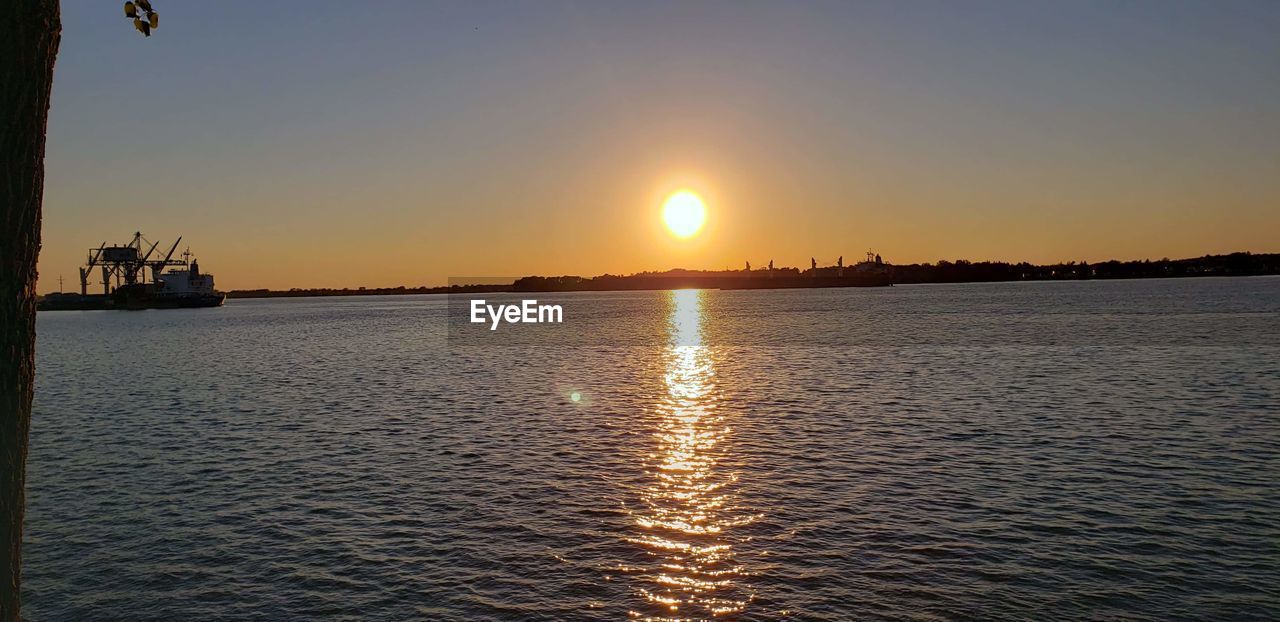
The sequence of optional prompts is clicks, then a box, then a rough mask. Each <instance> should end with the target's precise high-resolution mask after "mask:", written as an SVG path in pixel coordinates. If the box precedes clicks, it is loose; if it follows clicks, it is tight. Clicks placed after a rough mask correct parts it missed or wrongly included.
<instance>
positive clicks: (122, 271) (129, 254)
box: [37, 232, 227, 311]
mask: <svg viewBox="0 0 1280 622" xmlns="http://www.w3.org/2000/svg"><path fill="white" fill-rule="evenodd" d="M181 241H182V238H181V237H179V238H178V239H177V241H175V242H174V243H173V245H172V246H170V247H169V252H167V253H165V254H164V256H163V257H160V256H158V255H156V254H155V252H156V249H157V248H159V243H158V242H154V243H152V242H149V240H147V239H146V238H145V237H143V235H142V233H141V232H137V233H134V234H133V240H132V241H130V242H129V243H128V244H123V245H113V246H107V244H106V242H103V243H102V245H101V246H99V247H98V248H91V249H89V258H88V261H87V262H86V265H85V266H84V267H81V268H80V293H79V294H70V293H57V294H48V295H46V296H44V297H43V298H41V299H40V301H39V302H38V303H37V308H38V309H40V310H41V311H96V310H105V309H129V310H138V309H191V308H200V307H217V306H221V305H222V303H223V302H224V301H225V300H226V298H227V295H226V294H225V293H223V292H219V291H217V290H216V289H214V285H213V275H212V274H207V273H203V272H201V271H200V264H199V262H198V261H196V260H195V259H193V258H192V256H191V249H190V248H188V249H187V250H186V251H184V252H183V253H182V255H180V258H175V257H174V256H173V253H174V251H176V250H177V248H178V243H179V242H181ZM95 269H100V270H101V275H102V281H101V285H102V293H101V294H90V293H89V279H90V277H91V276H93V275H94V274H95V273H96V270H95Z"/></svg>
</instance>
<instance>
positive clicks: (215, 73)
mask: <svg viewBox="0 0 1280 622" xmlns="http://www.w3.org/2000/svg"><path fill="white" fill-rule="evenodd" d="M550 6H555V7H557V9H556V10H549V11H545V10H544V11H543V12H542V13H540V14H537V15H532V14H530V15H524V14H521V11H524V10H526V9H521V8H518V5H515V6H508V7H504V9H503V10H502V11H496V10H492V9H486V8H484V7H480V8H476V7H457V6H447V5H425V4H409V5H388V6H380V7H376V8H374V9H371V12H372V13H374V14H373V15H359V16H351V15H350V14H349V12H346V11H345V10H343V9H342V8H341V5H339V4H337V3H334V4H333V5H329V4H324V3H320V4H313V5H308V8H309V9H311V10H312V11H313V13H312V14H311V19H310V20H309V21H306V23H301V24H300V23H297V20H294V19H293V17H292V16H291V15H290V14H289V11H287V10H286V9H285V8H279V7H274V8H273V7H267V8H265V9H264V12H265V14H264V15H263V16H262V21H263V23H262V24H256V25H251V26H247V27H246V29H245V30H243V31H236V32H228V31H225V30H220V29H218V28H215V27H214V26H212V25H209V24H208V23H207V22H210V23H216V22H217V21H218V18H217V12H218V7H215V6H202V5H201V4H200V3H191V4H190V5H184V4H181V3H174V5H173V6H172V7H169V6H166V28H165V29H162V31H161V32H158V33H157V35H156V36H154V37H151V38H150V39H146V40H144V39H142V38H140V37H136V36H129V35H131V34H134V33H131V32H127V31H126V29H124V28H122V27H121V26H120V24H119V23H116V22H117V21H119V20H115V19H107V18H106V17H103V16H99V15H98V14H97V9H96V8H95V7H93V6H91V5H89V3H83V4H68V5H67V6H65V7H64V21H65V24H64V37H63V44H62V52H61V55H60V58H59V65H58V68H57V70H56V73H55V85H54V98H53V99H54V103H53V108H52V111H51V115H50V122H49V145H48V149H47V151H48V153H47V172H46V189H45V205H44V209H45V211H44V235H43V239H44V246H43V249H42V254H41V258H40V267H39V268H40V282H39V286H38V291H40V292H42V293H44V292H49V291H56V290H57V288H58V277H59V276H62V277H63V279H64V285H63V289H64V290H66V291H73V290H75V289H76V287H77V283H76V281H77V273H76V269H77V267H78V266H80V265H81V264H82V262H83V260H84V256H85V252H86V250H87V249H88V248H89V247H91V246H94V247H96V246H97V245H98V244H100V243H101V242H103V241H107V242H109V243H112V242H115V243H124V242H126V241H128V239H129V238H130V236H131V235H132V233H133V231H135V230H141V231H142V232H143V233H144V234H145V235H146V236H148V237H149V238H150V239H152V240H161V241H164V242H170V241H172V240H173V239H174V238H175V237H176V236H179V235H181V236H184V240H183V246H186V245H188V244H189V245H190V247H191V249H192V251H193V253H194V254H195V256H196V257H198V258H199V259H200V263H201V267H202V269H204V270H206V271H209V272H212V273H213V274H214V275H215V276H216V278H217V286H218V288H219V289H222V290H230V289H251V288H271V289H288V288H292V287H300V288H309V287H360V286H365V287H394V286H398V285H405V286H420V285H428V286H433V285H442V284H445V283H446V281H447V279H449V278H450V277H464V276H511V277H518V276H524V275H535V274H536V275H561V274H575V275H581V276H594V275H597V274H602V273H614V274H627V273H634V272H639V271H645V270H665V269H669V268H676V267H682V268H694V269H723V268H734V269H736V268H741V267H742V265H743V262H745V261H750V262H751V263H752V265H753V266H764V265H765V264H766V263H768V261H770V260H773V261H774V262H775V264H776V265H779V266H807V264H808V262H809V258H810V257H816V258H817V259H818V260H819V262H820V263H824V264H825V263H833V262H834V260H835V258H836V257H837V256H840V255H843V256H844V258H845V260H846V261H847V262H852V261H856V260H858V259H860V258H861V257H862V255H863V253H865V252H866V250H867V249H868V248H871V249H874V250H875V251H876V252H878V253H880V254H882V255H883V256H884V259H885V260H886V261H888V262H892V263H915V262H934V261H938V260H940V259H947V260H955V259H970V260H974V261H981V260H1003V261H1030V262H1033V263H1051V262H1057V261H1069V260H1077V261H1078V260H1085V261H1090V262H1096V261H1101V260H1106V259H1113V258H1114V259H1122V260H1126V259H1142V258H1152V259H1158V258H1161V257H1171V258H1180V257H1193V256H1199V255H1204V254H1214V253H1226V252H1233V251H1252V252H1280V242H1277V240H1280V127H1278V126H1277V123H1276V122H1275V119H1276V118H1280V98H1278V97H1277V95H1278V94H1280V88H1278V87H1277V85H1276V84H1275V83H1276V81H1275V80H1274V76H1275V73H1274V69H1275V64H1274V63H1275V62H1274V58H1277V57H1280V56H1276V55H1275V53H1277V52H1280V44H1277V43H1276V42H1275V40H1274V38H1269V37H1267V36H1266V33H1267V30H1268V28H1267V25H1268V24H1271V23H1280V22H1277V20H1275V19H1274V16H1273V13H1280V12H1276V11H1267V12H1266V14H1265V15H1262V16H1255V19H1253V20H1247V19H1242V20H1241V21H1239V22H1234V21H1231V22H1228V21H1222V20H1218V21H1212V22H1208V23H1206V22H1204V21H1203V20H1202V21H1199V22H1196V21H1195V19H1194V18H1196V17H1197V16H1196V15H1190V14H1189V15H1187V16H1184V17H1179V16H1177V15H1174V17H1175V18H1178V19H1185V20H1186V22H1185V23H1183V22H1182V21H1177V20H1174V19H1173V18H1169V19H1170V20H1172V21H1168V22H1160V23H1159V24H1157V26H1152V27H1149V28H1148V30H1145V31H1133V30H1127V29H1126V24H1127V23H1128V22H1125V21H1124V20H1123V19H1120V17H1117V16H1110V15H1109V16H1108V18H1109V20H1110V21H1107V22H1105V23H1104V24H1103V25H1102V26H1099V24H1098V22H1097V16H1094V15H1082V14H1080V13H1085V12H1087V11H1092V10H1098V9H1085V8H1081V7H1076V8H1070V7H1060V8H1056V9H1052V11H1056V12H1058V13H1065V14H1047V15H1042V14H1040V13H1039V12H1036V11H1040V10H1045V11H1049V9H1044V8H1043V7H1041V9H1037V10H1032V9H1016V10H1015V9H1013V8H1012V7H1010V6H1008V5H1005V6H1004V7H1003V8H1001V9H1000V10H999V11H995V10H993V11H990V12H989V13H983V11H982V10H981V9H980V8H979V7H978V5H975V6H973V7H969V8H968V9H966V10H965V11H964V12H963V15H956V14H952V13H949V11H954V9H949V8H946V7H945V6H944V5H940V6H939V7H938V8H936V9H933V10H934V11H935V12H937V15H935V14H934V13H929V12H928V11H923V10H922V11H920V12H919V13H920V14H915V13H912V12H911V11H906V10H903V9H899V8H895V7H894V5H893V4H892V3H885V4H884V5H874V6H875V7H876V8H875V9H874V10H872V9H868V8H865V7H861V8H858V9H857V10H858V11H861V12H860V13H858V14H857V15H846V13H849V12H851V11H854V10H855V9H854V8H853V7H841V6H838V5H837V6H826V5H821V7H820V6H819V5H810V6H809V7H806V8H805V10H791V11H788V10H786V9H785V8H784V6H773V7H768V6H754V5H753V6H752V7H750V8H743V9H738V10H735V9H734V7H736V6H737V5H719V4H716V3H708V4H706V5H699V6H686V5H670V6H667V5H663V8H661V9H659V8H654V7H649V8H642V7H627V8H615V9H611V10H609V11H606V10H604V9H603V8H601V7H583V6H579V5H564V6H563V7H562V6H561V5H550ZM868 6H872V5H868ZM1264 6H1265V5H1264ZM312 7H317V8H312ZM115 10H116V9H112V11H111V13H112V14H111V15H110V17H111V18H114V17H116V16H115V15H114V11H115ZM527 10H529V11H531V12H532V9H527ZM1116 10H1117V11H1118V12H1120V13H1123V12H1124V11H1126V10H1129V9H1125V8H1123V7H1121V8H1117V9H1116ZM1179 10H1182V11H1184V12H1194V11H1196V10H1198V9H1195V8H1194V7H1192V8H1181V9H1179ZM612 11H617V12H622V13H627V14H628V15H625V16H622V15H617V14H614V13H613V12H612ZM390 12H397V13H396V14H394V15H391V14H389V13H390ZM1168 12H1169V13H1171V14H1172V13H1177V11H1174V10H1172V9H1170V10H1169V11H1168ZM384 13H387V14H384ZM548 13H549V14H550V15H547V14H548ZM1010 14H1013V16H1012V17H1010ZM1121 17H1123V16H1121ZM393 18H394V19H393ZM1011 19H1018V20H1022V21H1020V22H1019V23H1018V25H1019V27H1022V28H1027V29H1030V30H1031V31H1034V32H1035V33H1037V36H1036V37H1035V38H1034V44H1031V43H1028V40H1026V39H1025V38H1024V37H1023V36H1022V35H1021V34H1020V31H1018V30H1016V29H1013V30H1011V29H1010V27H1009V24H1007V23H1005V21H1007V20H1011ZM351 20H357V21H359V20H369V22H370V23H371V24H372V23H374V22H377V23H378V24H379V26H378V28H371V29H370V30H371V31H369V32H366V31H364V30H362V29H361V28H359V27H350V26H352V24H350V22H351ZM1002 20H1005V21H1002ZM304 21H305V20H304ZM398 21H403V22H405V24H404V25H401V24H399V23H398ZM473 22H474V23H480V24H482V25H483V26H484V27H483V28H481V27H479V26H477V27H476V28H475V30H472V28H471V27H470V26H469V25H470V24H471V23H473ZM452 23H458V24H466V25H468V27H467V28H457V29H453V28H449V24H452ZM1135 23H1136V22H1135ZM183 24H190V25H191V26H190V28H186V27H184V26H183ZM126 25H127V24H126ZM356 26H358V24H357V25H356ZM1036 29H1043V30H1044V32H1040V31H1039V30H1036ZM1054 29H1057V30H1054ZM1059 30H1060V31H1061V32H1059ZM695 33H702V34H695ZM855 33H856V34H857V35H858V36H852V34H855ZM1045 33H1048V34H1045ZM1082 33H1090V34H1089V35H1088V36H1089V37H1092V38H1093V40H1084V39H1082V38H1083V37H1085V35H1084V34H1082ZM1193 34H1194V35H1195V36H1198V37H1200V39H1194V38H1190V37H1192V35H1193ZM1027 36H1030V35H1027ZM335 37H337V38H339V39H340V40H343V41H345V42H347V43H348V45H349V46H353V47H354V49H358V50H359V51H360V53H361V54H366V55H368V56H370V57H371V58H377V59H385V62H380V63H377V64H376V65H374V66H370V65H368V64H367V63H365V62H363V61H362V60H361V58H359V55H356V57H355V58H352V55H351V54H348V53H346V52H344V50H342V49H333V48H332V47H326V43H325V42H327V41H332V40H334V38H335ZM1139 38H1141V43H1142V45H1138V44H1137V43H1135V41H1139ZM1224 41H1231V42H1233V43H1232V45H1233V46H1235V47H1232V48H1230V49H1229V50H1224V48H1223V45H1224V44H1223V42H1224ZM286 43H287V45H286ZM1099 46H1100V47H1099ZM1095 47H1098V48H1099V49H1097V50H1095V49H1094V48H1095ZM1189 58H1190V59H1194V60H1195V62H1194V63H1188V62H1187V59H1189ZM120 59H135V60H136V61H137V62H138V63H143V61H144V60H145V61H146V62H145V67H146V71H144V72H139V71H135V69H137V66H132V67H131V66H129V64H128V63H124V65H125V66H123V67H122V66H120V65H121V64H122V63H121V61H120ZM137 102H145V106H139V105H138V104H137ZM142 108H145V110H143V109H142ZM681 188H689V189H692V190H694V191H696V192H697V193H698V194H699V195H700V196H701V197H702V198H703V199H704V201H705V202H706V206H707V213H708V219H707V222H706V225H705V227H704V228H703V230H702V231H701V232H699V233H698V234H697V235H695V236H693V237H692V238H690V239H687V240H677V239H675V238H674V237H673V236H672V235H671V234H670V233H669V232H668V231H667V230H666V228H665V227H664V226H663V223H662V219H661V208H662V202H663V200H664V199H665V198H666V197H667V196H668V195H669V194H670V193H672V192H674V191H676V190H678V189H681ZM92 289H93V288H92V287H91V290H92Z"/></svg>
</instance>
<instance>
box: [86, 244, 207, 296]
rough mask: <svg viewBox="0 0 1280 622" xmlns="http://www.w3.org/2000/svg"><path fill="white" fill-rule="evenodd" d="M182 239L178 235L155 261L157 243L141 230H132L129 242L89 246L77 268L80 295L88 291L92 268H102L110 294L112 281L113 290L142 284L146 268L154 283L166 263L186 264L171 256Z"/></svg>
mask: <svg viewBox="0 0 1280 622" xmlns="http://www.w3.org/2000/svg"><path fill="white" fill-rule="evenodd" d="M181 241H182V238H181V237H179V238H178V240H177V241H175V242H174V243H173V246H171V247H169V252H168V253H165V255H164V258H163V259H154V260H153V259H152V258H151V256H152V255H153V254H155V252H156V248H158V247H159V246H160V242H159V240H157V241H155V242H152V241H150V240H148V239H146V238H145V237H144V236H143V235H142V232H141V231H136V232H134V234H133V240H131V241H130V242H129V243H128V244H124V245H118V244H117V245H112V246H107V243H106V242H103V243H102V244H101V245H100V246H99V247H98V248H91V249H89V259H88V261H87V262H85V266H84V267H82V268H80V294H81V295H82V296H83V295H87V294H88V293H89V275H90V274H91V273H92V272H93V269H94V268H95V267H100V268H101V269H102V293H103V294H110V293H111V291H112V289H113V288H112V282H113V281H114V283H115V289H118V288H120V287H122V286H125V285H135V284H138V283H139V282H142V283H145V282H146V279H147V275H146V272H145V269H146V268H148V267H149V268H151V281H152V282H155V280H156V278H157V277H158V276H159V275H160V273H161V272H162V271H163V270H164V268H165V267H166V266H185V265H186V262H185V261H182V260H178V259H174V258H173V252H174V251H175V250H177V248H178V243H179V242H181ZM144 249H145V251H144ZM139 275H141V280H139Z"/></svg>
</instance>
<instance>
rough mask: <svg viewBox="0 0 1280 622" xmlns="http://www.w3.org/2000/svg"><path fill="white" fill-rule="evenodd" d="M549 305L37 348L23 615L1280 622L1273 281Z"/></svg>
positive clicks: (355, 308) (348, 308) (243, 313)
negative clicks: (538, 317) (540, 312)
mask: <svg viewBox="0 0 1280 622" xmlns="http://www.w3.org/2000/svg"><path fill="white" fill-rule="evenodd" d="M559 300H560V301H561V302H563V304H564V308H565V316H566V317H565V322H564V323H563V324H561V325H542V326H538V327H518V326H517V327H511V326H507V327H503V328H502V329H501V331H507V332H500V331H491V332H492V333H493V334H492V335H488V336H487V337H486V339H488V341H484V342H477V341H471V340H469V339H464V338H463V335H462V334H461V333H459V332H457V330H458V329H457V327H458V326H460V325H459V324H458V322H463V321H464V320H463V318H461V317H460V316H459V315H458V314H457V313H456V311H455V310H454V309H451V307H450V305H449V304H448V302H447V301H446V300H445V299H444V298H442V297H430V296H427V297H376V298H375V297H367V298H328V299H291V300H232V301H230V302H229V303H228V304H227V306H226V307H224V308H221V309H210V310H190V311H144V312H60V313H59V312H54V313H42V314H41V315H40V317H39V321H38V330H39V355H38V365H39V371H38V383H37V396H36V407H35V414H34V419H33V424H32V440H31V455H30V473H29V482H28V486H29V487H28V498H29V501H28V503H29V509H28V520H27V542H26V565H25V584H24V588H23V589H24V599H25V607H26V608H25V613H26V614H27V616H28V617H29V618H30V619H32V620H61V619H68V620H71V619H74V620H80V619H133V620H141V619H164V620H179V619H202V620H213V619H246V618H254V619H272V620H275V619H316V618H330V617H332V618H346V619H360V620H374V619H376V620H402V619H426V620H627V619H653V620H698V619H721V620H773V619H780V618H786V619H797V620H857V619H873V620H874V619H894V620H945V619H1076V620H1097V619H1146V620H1169V619H1256V620H1265V619H1277V618H1280V591H1278V590H1277V588H1276V586H1278V585H1280V485H1278V484H1277V481H1278V480H1280V406H1278V400H1280V279H1276V278H1247V279H1246V278H1242V279H1187V280H1161V281H1116V282H1069V283H1068V282H1064V283H1017V284H973V285H927V286H911V287H893V288H885V289H840V290H792V291H747V292H731V291H679V292H625V293H583V294H570V295H566V296H561V297H560V298H559ZM450 321H452V322H454V324H453V326H454V327H455V328H448V326H449V322H450ZM462 328H466V327H465V326H463V327H462ZM521 328H536V329H537V330H538V331H540V332H537V333H536V334H537V335H538V337H537V339H531V340H528V341H526V342H521V341H520V340H519V339H517V337H518V336H519V333H517V332H514V331H518V330H520V329H521ZM524 334H526V335H528V334H533V333H524ZM503 340H507V341H503Z"/></svg>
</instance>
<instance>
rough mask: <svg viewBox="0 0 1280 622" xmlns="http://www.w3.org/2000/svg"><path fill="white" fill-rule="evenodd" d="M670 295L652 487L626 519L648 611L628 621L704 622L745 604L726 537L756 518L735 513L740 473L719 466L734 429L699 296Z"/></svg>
mask: <svg viewBox="0 0 1280 622" xmlns="http://www.w3.org/2000/svg"><path fill="white" fill-rule="evenodd" d="M669 294H670V298H669V303H670V310H669V317H670V329H669V335H670V341H669V345H668V346H667V348H666V351H665V355H666V361H665V376H664V381H665V386H666V389H667V390H666V393H665V394H664V395H663V396H662V398H661V399H660V400H658V403H657V404H656V408H655V409H654V410H655V415H656V417H657V430H656V431H655V433H654V437H655V442H656V446H655V448H654V452H653V453H652V454H650V455H649V456H648V459H647V460H646V462H645V470H646V473H647V474H648V475H649V479H650V483H649V484H648V486H646V487H645V488H644V489H643V490H642V491H641V493H640V497H641V503H640V504H639V505H638V507H637V508H636V509H634V510H633V511H632V518H633V520H634V523H635V525H636V527H637V529H636V530H635V535H634V537H631V538H630V541H631V542H633V543H635V544H638V545H640V546H641V547H643V549H644V552H645V555H646V557H647V560H648V561H649V563H648V564H646V565H645V566H644V567H641V568H635V569H633V572H634V575H633V576H634V577H635V578H636V579H637V580H638V587H637V588H636V590H637V592H638V594H639V595H640V596H641V597H642V598H643V599H644V601H645V602H646V603H647V604H648V605H649V606H650V608H651V609H650V611H649V612H642V611H632V617H634V618H644V619H650V620H692V619H705V618H708V617H715V616H725V615H729V614H733V613H737V612H739V611H742V610H743V609H745V608H746V606H747V605H748V603H750V601H751V598H752V596H751V589H750V587H749V586H747V585H745V584H744V583H743V582H742V580H743V578H744V577H745V576H746V574H747V573H746V571H745V569H744V568H743V566H742V565H741V564H740V563H739V562H737V561H736V560H735V557H734V549H733V544H732V540H731V538H730V536H731V532H732V531H733V530H734V528H735V527H740V526H742V525H746V524H748V523H750V522H751V521H752V520H753V518H754V517H752V516H750V515H749V514H748V513H746V512H744V511H743V510H742V508H740V507H738V505H737V498H736V495H735V493H734V492H733V488H734V483H735V482H736V481H737V474H736V473H734V472H732V471H731V470H730V469H728V468H727V467H726V466H725V464H724V462H725V460H726V458H727V450H728V437H729V434H730V432H731V429H730V427H729V425H728V422H727V421H726V420H725V417H724V415H723V414H722V413H721V412H720V410H719V409H718V408H717V406H718V404H717V401H718V391H717V388H716V369H715V356H714V352H713V351H712V349H711V348H709V347H707V346H706V345H704V344H703V339H702V323H703V313H702V296H703V292H702V291H699V290H679V291H673V292H669Z"/></svg>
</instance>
